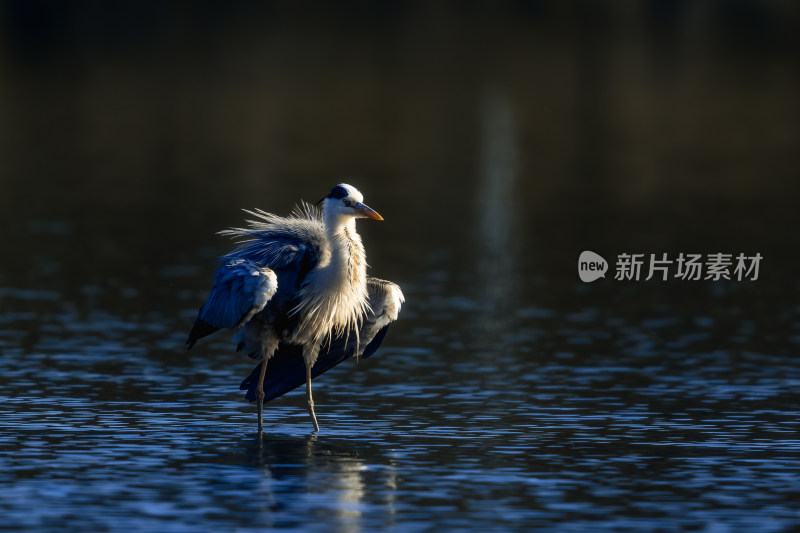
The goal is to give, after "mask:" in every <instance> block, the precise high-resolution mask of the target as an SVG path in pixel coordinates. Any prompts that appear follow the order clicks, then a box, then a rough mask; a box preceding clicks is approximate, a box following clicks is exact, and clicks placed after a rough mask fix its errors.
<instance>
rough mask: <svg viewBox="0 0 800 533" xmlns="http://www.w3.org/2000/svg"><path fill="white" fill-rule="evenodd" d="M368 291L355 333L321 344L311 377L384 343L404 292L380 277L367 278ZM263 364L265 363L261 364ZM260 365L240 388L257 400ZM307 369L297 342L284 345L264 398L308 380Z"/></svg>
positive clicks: (274, 358) (271, 366)
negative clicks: (366, 310) (367, 308)
mask: <svg viewBox="0 0 800 533" xmlns="http://www.w3.org/2000/svg"><path fill="white" fill-rule="evenodd" d="M367 291H368V294H369V304H370V307H371V312H370V313H368V314H367V316H366V317H365V318H364V321H363V323H362V325H361V328H360V329H359V332H358V333H359V334H358V336H356V335H355V334H354V333H353V332H350V334H349V335H342V336H340V337H337V338H334V339H333V340H331V342H330V344H325V345H323V346H322V348H321V349H320V352H319V356H318V357H317V362H316V363H315V364H314V366H313V367H312V368H311V376H312V378H314V377H317V376H318V375H320V374H323V373H325V372H327V371H328V370H330V369H331V368H333V367H334V366H336V365H338V364H339V363H341V362H342V361H344V360H345V359H348V358H350V357H353V356H356V357H363V358H367V357H369V356H370V355H372V354H373V353H375V351H376V350H377V349H378V347H379V346H380V345H381V343H382V342H383V339H384V337H385V336H386V332H387V330H388V329H389V325H390V324H391V323H392V322H394V321H395V320H397V316H398V314H399V312H400V306H401V305H402V304H403V302H404V301H405V298H404V297H403V293H402V291H401V290H400V287H398V286H397V285H396V284H394V283H392V282H390V281H385V280H382V279H378V278H367ZM262 364H263V363H262ZM260 373H261V365H260V364H259V365H258V366H257V367H256V368H255V369H253V372H251V373H250V375H249V376H248V377H247V378H246V379H245V380H244V381H242V384H241V386H240V387H239V388H240V389H242V390H246V391H247V394H246V395H245V397H246V398H247V399H248V400H250V401H251V402H252V401H254V400H255V397H256V396H255V394H256V387H257V386H258V377H259V375H260ZM305 380H306V369H305V363H304V362H303V358H302V348H301V347H300V346H296V345H290V344H281V345H280V347H279V348H278V351H277V352H275V355H273V356H272V358H271V359H270V360H269V362H268V364H267V373H266V376H265V378H264V401H265V402H267V401H269V400H272V399H274V398H277V397H278V396H281V395H283V394H285V393H287V392H289V391H291V390H293V389H295V388H297V387H298V386H300V385H302V384H303V383H305Z"/></svg>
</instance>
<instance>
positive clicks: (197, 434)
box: [0, 245, 800, 531]
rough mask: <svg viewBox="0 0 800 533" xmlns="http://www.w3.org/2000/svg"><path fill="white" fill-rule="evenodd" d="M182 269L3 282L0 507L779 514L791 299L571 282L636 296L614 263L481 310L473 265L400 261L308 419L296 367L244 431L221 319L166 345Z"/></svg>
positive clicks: (533, 520)
mask: <svg viewBox="0 0 800 533" xmlns="http://www.w3.org/2000/svg"><path fill="white" fill-rule="evenodd" d="M382 246H384V245H377V246H376V248H377V250H376V253H377V254H380V253H381V251H380V250H381V249H382ZM200 253H203V251H199V252H198V254H200ZM430 263H431V265H433V266H435V265H436V264H437V263H438V264H440V266H442V267H443V268H446V266H447V261H446V260H441V259H437V257H436V256H434V257H432V258H431V260H430ZM201 272H202V268H199V267H194V266H189V265H185V266H181V265H173V266H167V267H165V268H162V269H161V270H160V273H159V274H158V276H157V277H158V279H159V280H160V283H157V284H156V285H160V284H163V285H165V286H167V287H169V288H168V289H165V290H166V294H169V295H171V296H172V297H173V298H170V299H169V302H168V303H167V302H165V304H164V309H157V308H154V309H150V310H147V311H146V312H142V311H141V310H140V309H139V308H140V307H141V308H145V307H146V304H147V303H148V302H151V300H148V299H147V298H145V296H143V295H142V294H140V293H139V292H137V291H136V290H134V288H133V287H127V288H126V287H124V286H122V287H120V288H118V289H115V290H114V292H115V293H118V294H121V295H122V298H121V299H119V300H117V301H119V302H123V303H121V304H120V307H122V308H123V311H122V313H121V314H116V313H115V312H114V311H113V310H112V309H106V308H104V307H103V306H98V305H89V304H87V302H92V301H100V302H101V301H103V298H104V297H106V296H108V294H106V293H107V292H108V291H107V290H106V289H104V288H102V287H95V286H91V285H90V286H85V287H83V288H82V290H81V295H82V296H81V297H80V298H79V299H78V300H77V301H71V300H69V299H68V298H65V296H64V295H63V294H60V293H59V292H58V291H51V290H38V289H33V288H25V289H22V288H13V287H5V288H3V289H2V299H3V305H4V314H3V318H2V321H3V323H2V329H0V331H2V340H1V341H0V346H2V354H3V355H2V358H1V359H0V364H1V365H2V382H3V386H2V389H1V390H2V392H0V394H1V395H2V402H1V403H0V428H2V430H0V450H1V452H0V453H2V455H0V461H1V463H2V464H1V465H0V466H1V468H0V488H2V497H0V511H1V512H2V516H3V526H4V527H11V528H26V529H27V528H31V529H52V530H56V529H58V530H63V529H72V530H103V529H108V530H142V531H198V530H233V529H236V530H248V529H263V528H264V527H269V526H273V527H279V526H280V527H290V528H292V527H294V528H298V529H300V528H302V529H312V530H313V529H318V530H326V531H327V530H345V531H358V530H375V529H378V528H384V527H391V526H397V527H398V528H400V529H402V530H404V531H405V530H411V531H413V530H427V529H430V528H441V527H446V528H450V529H460V528H464V529H505V528H509V529H520V528H530V527H536V526H542V527H553V528H555V529H557V530H559V531H579V530H585V529H589V528H597V529H603V530H619V529H622V530H640V529H653V528H655V529H658V530H678V529H688V530H701V531H727V530H737V531H739V530H741V531H756V530H757V531H783V530H787V529H790V528H791V527H794V526H796V525H797V524H798V523H800V514H798V513H799V512H800V508H799V507H798V503H797V502H798V501H800V481H798V480H800V438H798V435H800V427H798V426H799V425H800V422H798V420H800V416H798V415H800V395H799V394H798V390H800V367H798V366H797V364H796V358H795V354H796V351H797V347H798V346H800V329H799V328H798V324H800V306H794V307H792V306H789V307H786V308H785V309H783V310H781V311H779V312H771V313H768V314H766V315H762V316H756V315H752V316H738V315H739V314H740V313H741V309H737V308H727V307H726V305H725V304H726V302H734V301H737V300H738V301H739V303H740V304H745V306H746V305H747V300H746V298H747V292H746V291H745V292H744V293H743V292H742V291H741V290H739V291H737V290H735V289H736V286H734V285H729V286H728V290H729V292H731V294H728V295H726V294H721V295H719V294H718V295H717V296H716V298H717V304H715V305H714V306H713V309H712V308H710V307H709V306H707V305H704V307H705V312H706V314H698V313H691V312H689V311H688V310H687V309H686V308H684V307H683V306H682V305H679V304H677V303H675V302H673V301H671V300H670V299H669V298H666V297H665V298H666V299H665V300H664V301H662V302H661V303H656V304H654V305H652V306H650V305H649V304H647V306H648V311H647V312H646V313H645V314H642V309H641V308H640V306H639V305H638V304H634V305H630V304H629V305H628V306H627V307H621V306H619V305H616V304H615V305H613V306H603V305H602V304H600V305H599V306H596V305H594V304H593V305H589V306H581V302H583V304H584V305H585V304H586V302H594V303H597V302H598V301H601V300H604V299H606V298H612V294H613V293H617V294H619V293H622V294H623V298H624V297H625V295H626V294H627V297H630V298H636V297H638V298H640V299H644V298H645V295H644V294H643V293H641V292H639V293H637V292H631V287H635V286H632V285H628V286H627V288H626V287H623V286H621V285H616V286H615V285H613V282H609V283H608V284H607V285H606V286H605V288H603V287H600V288H597V289H587V286H578V285H577V284H576V283H575V282H570V283H569V284H567V285H565V286H566V287H570V288H569V291H568V294H567V295H566V296H565V295H564V294H560V295H559V294H553V293H548V292H543V293H542V296H541V299H544V300H548V299H553V298H557V297H558V298H565V299H564V300H562V307H561V308H557V307H547V306H543V305H540V304H538V303H537V304H533V303H529V304H527V305H521V306H519V307H518V308H516V309H514V310H513V312H511V313H510V316H508V317H507V318H506V319H504V320H500V319H499V318H497V317H495V319H496V320H499V321H495V322H493V321H492V320H493V319H492V318H491V316H490V315H491V313H490V312H487V308H486V307H485V306H486V305H487V301H486V300H481V299H480V298H481V295H483V294H484V292H485V291H484V289H482V288H479V289H478V290H470V289H465V290H464V292H463V293H460V294H458V293H452V292H450V290H449V289H447V288H446V285H447V283H446V282H444V281H443V280H442V279H440V278H441V271H440V270H437V268H432V269H430V270H429V272H428V273H427V274H425V275H424V276H423V278H422V279H421V280H417V281H413V280H409V281H406V282H405V283H404V284H403V286H404V290H405V293H406V297H407V300H408V303H407V305H406V307H405V308H404V310H403V313H402V315H401V320H400V321H399V322H398V323H397V324H396V325H395V327H394V328H393V329H392V330H391V331H390V334H389V336H388V338H387V341H386V343H385V345H384V347H383V348H382V349H381V351H380V352H378V354H377V355H376V356H375V357H373V358H371V359H369V360H365V361H361V362H360V363H358V364H356V362H355V361H348V362H345V363H343V364H342V365H340V366H339V367H337V368H336V369H334V370H332V371H331V372H329V373H328V374H326V375H325V376H323V377H321V378H320V379H318V381H317V385H316V389H315V398H316V401H317V412H318V416H319V419H320V424H321V427H322V431H321V432H320V433H319V434H316V435H313V434H311V433H310V429H311V424H310V421H309V419H308V416H307V413H306V411H305V409H304V405H303V404H304V401H303V393H302V391H296V392H294V393H290V394H288V395H287V396H284V397H283V398H280V399H278V400H275V401H273V402H272V403H270V404H268V406H267V411H266V413H267V414H266V419H267V423H266V432H265V434H264V435H263V436H261V437H259V436H257V435H256V433H255V409H254V408H253V406H252V405H249V404H247V403H246V402H245V401H244V400H243V398H242V394H241V393H240V392H239V391H238V390H237V385H238V383H239V381H240V380H241V379H242V378H243V377H244V376H245V375H246V374H247V373H248V372H249V369H250V364H251V363H250V361H249V360H246V359H245V358H243V357H240V355H239V354H235V353H233V352H231V351H230V346H229V343H228V339H227V338H226V337H225V336H224V335H222V336H220V338H218V339H214V340H212V342H210V343H207V345H206V346H205V347H198V348H199V349H196V350H193V351H192V352H189V353H188V354H187V353H186V352H184V351H183V350H182V347H181V343H182V341H183V340H184V336H185V333H186V331H187V328H188V326H189V325H190V324H191V320H192V318H193V314H194V309H195V306H196V305H197V304H198V302H200V301H201V300H202V297H203V295H204V294H203V291H204V290H205V289H204V288H201V287H202V286H203V285H204V284H205V283H206V281H205V280H206V277H205V276H200V281H199V282H198V281H195V280H196V278H197V277H198V274H199V273H201ZM209 272H210V269H209ZM209 272H202V273H203V274H209ZM121 284H122V285H124V284H125V283H124V282H122V283H121ZM532 285H543V282H541V280H539V282H537V280H536V279H533V280H532ZM181 287H184V288H181ZM186 287H198V288H197V289H194V288H192V289H187V288H186ZM678 289H679V292H680V287H679V288H678ZM706 289H709V291H708V292H705V291H706ZM710 289H713V284H708V285H704V286H703V289H702V290H701V291H700V292H701V293H702V294H701V298H696V299H695V300H694V301H693V302H694V303H692V302H691V301H690V302H688V303H687V302H684V303H685V305H688V306H697V305H703V304H698V299H702V298H703V297H705V298H714V296H713V294H712V291H711V290H710ZM498 290H500V291H501V292H502V290H503V289H502V287H500V288H499V289H498ZM648 290H649V291H655V293H656V294H660V295H661V296H662V297H664V296H665V295H664V293H663V290H662V291H659V289H657V288H651V289H648ZM671 290H674V289H671ZM592 291H595V293H593V292H592ZM125 295H127V302H128V303H127V304H124V302H125V301H126V299H125ZM651 296H652V293H651ZM678 301H683V300H682V299H679V300H678ZM639 303H641V302H639ZM709 311H710V312H711V313H712V314H711V315H709V314H707V312H709Z"/></svg>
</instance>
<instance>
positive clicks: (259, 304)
mask: <svg viewBox="0 0 800 533" xmlns="http://www.w3.org/2000/svg"><path fill="white" fill-rule="evenodd" d="M277 290H278V279H277V276H276V275H275V272H273V271H272V270H271V269H269V268H266V267H262V266H260V265H258V264H256V263H254V262H253V261H248V260H246V259H235V260H231V261H228V262H226V263H224V264H222V265H220V267H219V268H218V269H217V272H216V274H214V286H213V287H212V289H211V293H209V295H208V299H207V300H206V303H205V304H203V307H202V308H200V312H199V313H198V315H197V320H196V321H195V324H194V327H192V331H191V332H190V333H189V338H188V339H187V341H186V346H187V347H189V348H191V347H192V346H193V345H194V343H195V342H197V340H198V339H200V338H202V337H205V336H206V335H210V334H211V333H213V332H215V331H217V330H218V329H221V328H228V329H234V330H236V329H239V328H241V327H242V326H243V325H244V324H246V323H247V322H248V321H249V320H250V319H251V318H252V317H253V316H254V315H255V314H256V313H259V312H260V311H262V310H263V309H264V307H266V305H267V303H268V302H269V301H270V299H271V298H272V297H273V296H274V295H275V291H277Z"/></svg>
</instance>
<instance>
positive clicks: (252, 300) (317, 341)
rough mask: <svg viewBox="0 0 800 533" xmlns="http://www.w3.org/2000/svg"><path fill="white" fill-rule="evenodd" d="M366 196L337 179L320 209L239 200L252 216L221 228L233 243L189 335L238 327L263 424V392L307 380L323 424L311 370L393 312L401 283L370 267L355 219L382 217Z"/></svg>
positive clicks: (248, 384)
mask: <svg viewBox="0 0 800 533" xmlns="http://www.w3.org/2000/svg"><path fill="white" fill-rule="evenodd" d="M363 202H364V197H363V196H362V194H361V192H360V191H359V190H358V189H356V188H355V187H353V186H351V185H347V184H345V183H342V184H339V185H337V186H335V187H334V188H333V189H332V190H331V192H330V193H329V194H328V195H327V196H325V197H324V198H322V199H321V200H320V201H319V202H317V206H321V210H320V209H319V208H317V207H316V206H313V205H310V204H307V203H305V202H301V203H300V204H299V205H298V206H297V207H295V209H294V211H293V212H292V213H291V215H290V216H288V217H281V216H278V215H274V214H272V213H267V212H264V211H261V210H260V209H256V210H254V211H248V210H245V212H246V213H248V214H249V215H251V216H252V217H254V218H253V219H252V220H248V221H247V226H246V227H243V228H231V229H228V230H224V231H221V232H220V234H222V235H227V236H230V237H233V238H235V239H237V240H238V246H237V247H236V248H235V249H234V250H233V251H231V252H230V253H228V254H226V255H224V256H222V257H221V258H220V265H219V267H218V268H217V271H216V274H215V275H214V281H213V287H212V289H211V292H210V293H209V295H208V299H207V300H206V302H205V304H204V305H203V306H202V307H201V308H200V312H199V313H198V316H197V320H196V321H195V324H194V327H193V328H192V330H191V332H190V333H189V338H188V339H187V341H186V345H187V347H188V348H191V347H192V346H193V345H194V344H195V342H197V340H198V339H200V338H202V337H205V336H207V335H210V334H211V333H214V332H215V331H217V330H219V329H222V328H228V329H232V330H234V331H235V332H236V334H235V336H234V340H235V342H236V344H237V351H241V350H243V351H244V352H245V353H246V354H247V355H249V356H250V357H251V358H253V359H256V360H258V361H259V363H258V366H256V368H255V369H254V370H253V372H252V373H251V374H250V376H249V377H248V378H246V379H245V380H244V381H243V382H242V384H241V387H240V388H241V389H246V390H247V391H248V392H247V396H246V397H247V399H248V400H250V401H253V400H256V401H257V402H258V431H259V433H260V432H261V431H262V428H263V414H262V413H263V405H264V403H265V401H269V400H271V399H272V398H275V397H277V396H280V395H281V394H283V393H285V392H288V391H289V390H292V389H294V388H295V387H297V386H299V385H301V384H302V383H303V382H305V384H306V401H307V405H308V413H309V415H310V416H311V420H312V422H313V424H314V431H319V424H318V423H317V417H316V414H315V413H314V400H313V397H312V395H311V379H312V378H313V377H316V376H317V375H319V374H321V373H322V372H325V371H326V370H328V369H329V368H331V367H333V366H335V365H336V364H338V363H339V362H341V361H343V360H344V359H346V358H348V357H352V356H356V357H369V356H370V355H372V353H374V352H375V350H376V349H377V348H378V346H379V345H380V343H381V342H382V341H383V338H384V336H385V334H386V329H387V328H388V326H389V324H390V323H391V322H393V321H394V320H396V319H397V315H398V313H399V311H400V306H401V304H402V303H403V302H404V301H405V300H404V297H403V293H402V292H401V291H400V287H398V286H397V285H396V284H394V283H392V282H389V281H385V280H380V279H377V278H373V277H369V276H367V262H366V255H365V253H364V245H363V244H362V242H361V237H360V236H359V235H358V233H356V226H355V222H356V219H357V218H371V219H374V220H383V218H382V217H381V216H380V215H379V214H378V213H377V212H376V211H374V210H373V209H372V208H370V207H367V206H366V205H365V204H364V203H363ZM266 376H269V377H268V378H267V379H266V380H265V377H266ZM265 389H266V391H267V392H266V393H265Z"/></svg>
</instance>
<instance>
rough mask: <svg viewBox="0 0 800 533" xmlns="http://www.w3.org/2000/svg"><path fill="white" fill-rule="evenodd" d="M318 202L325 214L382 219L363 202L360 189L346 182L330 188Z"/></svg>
mask: <svg viewBox="0 0 800 533" xmlns="http://www.w3.org/2000/svg"><path fill="white" fill-rule="evenodd" d="M319 204H322V210H323V211H324V212H325V214H326V215H334V216H344V217H354V218H371V219H374V220H383V217H382V216H380V215H379V214H378V213H377V212H376V211H375V210H374V209H372V208H371V207H368V206H366V205H365V204H364V195H362V194H361V191H359V190H358V189H356V188H355V187H353V186H352V185H348V184H346V183H340V184H339V185H337V186H336V187H334V188H333V189H331V192H330V194H328V196H326V197H324V198H323V199H321V200H320V201H319V202H317V205H319Z"/></svg>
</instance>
